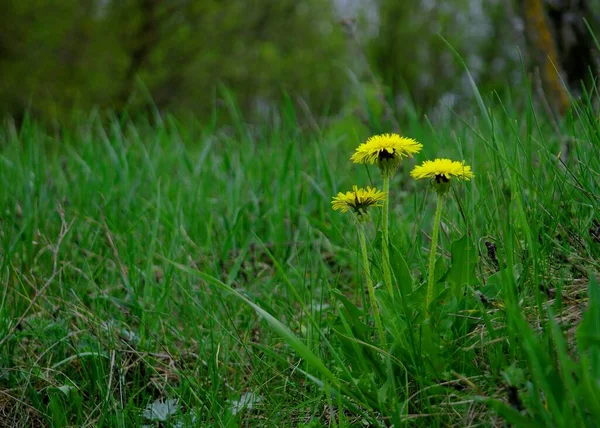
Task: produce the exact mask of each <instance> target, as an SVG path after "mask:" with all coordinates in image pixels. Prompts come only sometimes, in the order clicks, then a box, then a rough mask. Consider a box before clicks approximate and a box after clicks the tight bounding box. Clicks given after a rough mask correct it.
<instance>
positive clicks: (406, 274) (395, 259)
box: [390, 245, 413, 297]
mask: <svg viewBox="0 0 600 428" xmlns="http://www.w3.org/2000/svg"><path fill="white" fill-rule="evenodd" d="M390 247H391V248H390V263H391V264H392V270H393V272H394V276H395V277H396V285H397V287H398V290H399V291H400V295H401V296H403V297H406V296H408V295H410V293H412V291H413V278H412V275H411V274H410V269H409V268H408V264H407V263H406V260H405V259H404V256H403V255H402V253H401V252H400V250H398V248H396V247H394V246H393V245H390Z"/></svg>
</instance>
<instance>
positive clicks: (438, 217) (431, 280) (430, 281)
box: [424, 194, 444, 318]
mask: <svg viewBox="0 0 600 428" xmlns="http://www.w3.org/2000/svg"><path fill="white" fill-rule="evenodd" d="M443 197H444V195H443V194H438V199H437V208H436V210H435V220H434V223H433V234H432V235H431V249H430V250H429V275H428V277H427V296H426V298H425V312H424V313H425V315H426V318H427V317H428V316H429V304H430V303H431V301H432V300H433V287H434V285H435V253H436V249H437V241H438V235H439V232H440V223H441V221H442V206H443V203H444V201H443Z"/></svg>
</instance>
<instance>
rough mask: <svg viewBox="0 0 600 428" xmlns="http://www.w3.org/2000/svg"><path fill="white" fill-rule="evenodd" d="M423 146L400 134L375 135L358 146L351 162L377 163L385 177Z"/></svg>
mask: <svg viewBox="0 0 600 428" xmlns="http://www.w3.org/2000/svg"><path fill="white" fill-rule="evenodd" d="M422 148H423V145H422V144H421V143H419V142H417V141H415V140H413V139H412V138H406V137H401V136H400V135H398V134H382V135H374V136H372V137H371V138H369V139H368V140H367V142H366V143H363V144H361V145H360V146H358V148H357V149H356V151H355V152H354V154H353V155H352V157H351V158H350V160H351V161H352V162H354V163H367V164H374V163H376V164H377V166H378V167H379V169H380V170H381V172H382V174H383V175H384V176H390V175H392V174H393V173H394V171H395V170H396V168H397V167H398V165H399V164H400V161H401V160H402V159H403V158H405V157H409V156H412V155H414V154H415V153H419V152H420V151H421V149H422Z"/></svg>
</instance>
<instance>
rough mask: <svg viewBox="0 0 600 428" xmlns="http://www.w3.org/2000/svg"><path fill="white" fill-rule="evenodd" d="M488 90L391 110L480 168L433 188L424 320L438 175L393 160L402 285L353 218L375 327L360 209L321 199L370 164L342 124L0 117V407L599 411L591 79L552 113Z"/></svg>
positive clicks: (341, 417) (267, 414) (153, 411)
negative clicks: (429, 308)
mask: <svg viewBox="0 0 600 428" xmlns="http://www.w3.org/2000/svg"><path fill="white" fill-rule="evenodd" d="M590 99H591V96H590ZM481 108H485V110H484V111H485V115H483V112H482V111H480V110H477V111H476V112H474V115H472V116H469V115H455V114H453V115H448V117H446V118H445V119H440V120H437V121H435V123H433V122H430V121H428V120H427V118H420V119H418V120H416V119H415V120H411V121H409V123H407V124H405V125H403V129H402V131H403V134H405V135H406V136H409V137H413V138H416V139H417V140H419V141H420V142H422V143H423V144H424V149H423V151H422V153H421V154H420V155H419V156H417V158H416V161H417V162H420V161H422V160H424V159H429V158H433V157H439V156H447V157H451V158H456V159H465V160H466V161H467V163H469V164H470V165H471V166H472V167H473V170H474V172H475V174H476V178H475V179H474V180H473V181H472V182H470V183H469V184H467V185H465V186H461V187H455V188H454V191H453V193H452V198H451V199H449V201H448V203H447V205H446V207H445V208H444V214H443V218H442V228H441V233H440V250H441V251H442V256H441V257H440V258H439V259H438V261H437V264H436V278H437V279H438V280H439V281H440V284H442V285H444V284H445V285H446V286H447V288H448V290H450V291H449V292H447V293H445V294H442V295H441V296H440V298H439V299H438V301H437V302H436V306H434V308H437V311H436V312H437V315H436V318H435V321H434V325H435V329H436V330H435V332H436V334H433V333H432V332H431V331H429V332H428V328H429V327H427V326H424V325H421V324H419V323H418V322H416V320H415V319H414V318H413V316H412V315H414V308H413V307H412V306H411V302H415V301H418V296H419V295H422V296H423V298H424V287H423V286H422V284H424V283H425V281H426V276H427V264H428V260H427V256H428V250H429V243H430V240H429V238H430V234H431V230H430V225H431V223H432V221H431V220H432V216H433V214H434V202H435V197H434V195H433V194H432V192H431V191H430V190H429V188H428V186H426V185H423V183H416V182H414V181H413V180H412V179H410V178H409V176H408V170H409V167H410V165H409V164H408V163H407V164H406V165H405V166H404V167H403V171H401V172H400V173H399V174H398V175H397V176H396V177H395V178H394V179H393V180H392V182H391V198H390V244H391V250H392V251H391V259H392V265H393V268H394V272H393V273H394V277H395V285H396V286H397V287H396V289H395V293H396V295H390V294H388V293H386V292H384V290H382V289H381V288H384V287H381V284H383V274H382V270H381V264H380V261H381V260H380V259H379V257H378V254H380V248H381V236H379V235H378V234H377V233H376V230H377V219H375V224H373V225H372V226H371V227H370V228H367V235H368V236H369V238H370V239H369V246H370V248H371V250H372V251H371V254H372V259H371V263H372V271H373V275H374V278H375V280H376V281H379V285H380V287H379V288H380V289H381V290H379V291H378V293H379V294H378V298H379V300H380V302H381V305H382V310H383V319H384V323H385V324H386V331H387V334H388V335H389V340H388V342H389V346H388V348H385V349H383V348H382V347H381V346H380V344H379V343H377V342H376V340H375V338H376V336H377V335H376V334H375V330H374V325H373V322H372V319H371V318H370V316H369V314H368V313H367V312H366V311H365V309H364V308H365V307H366V306H367V305H366V302H367V301H368V298H367V295H366V290H365V285H364V278H363V276H362V275H361V272H362V271H361V268H360V266H361V257H360V248H359V245H358V240H357V236H356V233H355V228H354V227H353V226H352V223H351V219H350V218H349V216H342V215H340V214H339V213H335V212H333V211H331V209H330V198H331V196H332V195H334V194H335V193H337V191H339V190H344V189H346V188H350V186H351V185H353V184H356V183H362V184H374V185H376V184H377V174H372V172H371V173H370V171H368V170H367V169H366V168H364V167H357V166H353V165H351V164H350V163H349V161H348V158H349V156H350V154H351V153H352V151H353V150H354V148H355V147H356V146H357V145H358V144H359V143H360V140H359V138H358V137H357V136H356V135H355V134H354V133H353V130H352V129H347V130H344V131H340V129H341V128H339V127H338V128H335V129H336V130H337V131H336V132H332V131H330V130H329V129H321V130H312V131H310V132H308V131H306V130H303V129H301V128H299V127H298V126H297V125H296V121H295V114H294V112H293V110H292V108H291V107H290V106H286V108H285V109H284V110H283V111H282V113H281V117H280V118H278V120H274V121H272V122H270V123H265V124H263V125H262V126H260V127H256V126H250V125H248V124H246V123H244V121H243V118H241V117H240V116H238V119H237V121H236V123H235V126H234V127H232V128H231V129H226V130H216V129H213V128H211V127H201V126H198V125H195V126H183V125H182V124H180V123H178V122H177V121H176V120H174V119H172V118H170V117H166V118H162V119H161V118H156V120H155V121H154V123H152V124H150V123H145V122H143V121H140V120H138V121H135V122H133V121H129V120H124V119H121V118H118V117H114V118H113V120H111V121H110V122H109V123H108V125H106V124H101V123H100V121H99V120H97V119H95V118H93V117H92V118H90V119H89V120H87V121H84V122H82V123H81V126H80V128H79V129H77V130H75V131H71V132H67V131H65V132H63V133H62V134H54V133H52V132H49V131H47V130H45V129H43V128H41V127H40V126H39V125H38V124H36V123H35V122H32V121H27V122H26V123H25V124H24V125H23V126H22V127H21V128H20V129H15V128H14V127H13V126H11V125H10V123H8V124H7V125H6V126H4V127H3V128H2V129H1V131H0V140H1V143H2V149H1V153H0V156H1V157H0V168H1V173H0V180H1V181H2V182H1V183H0V216H1V217H0V219H1V223H0V233H1V235H0V236H1V238H0V242H1V246H2V247H1V250H0V251H1V258H0V260H1V270H0V275H1V276H2V280H3V283H4V284H5V287H4V288H3V290H2V294H1V297H0V367H1V369H0V414H2V415H4V416H5V418H4V420H6V421H9V422H8V426H12V425H14V426H19V425H20V426H33V425H34V424H36V423H40V424H46V425H51V426H110V427H128V426H141V425H143V424H147V425H155V426H156V425H159V424H162V425H164V426H324V425H325V426H327V425H331V426H353V425H355V424H361V423H362V424H370V425H373V426H376V425H391V424H393V425H394V426H401V425H404V424H408V425H422V426H445V425H452V424H454V425H483V426H494V425H500V424H502V420H503V419H504V420H506V421H508V422H509V423H512V424H515V425H517V426H544V425H545V426H565V425H567V424H568V425H572V426H595V424H594V421H596V420H598V418H599V417H600V389H599V388H600V387H599V383H598V381H599V380H600V341H599V340H598V337H600V292H599V291H598V282H597V281H596V280H595V279H594V278H595V277H596V278H597V274H598V270H599V267H600V262H599V261H598V260H600V257H599V255H600V230H599V229H600V224H599V223H598V221H599V220H600V213H599V207H600V203H599V196H598V189H599V188H600V150H599V149H598V147H599V144H600V141H599V140H600V138H599V137H598V135H600V133H599V131H600V127H599V123H598V121H597V119H596V115H595V113H594V111H593V109H592V107H591V102H590V101H589V100H588V101H587V102H582V103H581V104H577V105H576V106H575V108H574V109H573V111H572V112H571V114H570V115H569V117H568V118H567V119H565V120H564V122H562V123H559V124H556V123H555V122H553V121H552V120H551V119H549V118H546V117H544V116H541V115H540V114H539V113H538V111H537V110H536V109H535V108H534V107H533V106H532V105H531V104H529V105H525V106H524V107H522V108H519V109H517V108H514V107H512V106H507V105H504V104H503V103H501V102H500V101H498V100H488V101H487V105H484V104H483V100H482V101H481ZM566 146H568V147H569V148H570V153H569V156H568V159H567V158H565V157H564V156H559V154H560V153H561V152H563V155H564V150H565V147H566ZM440 250H438V251H440ZM419 293H421V294H419ZM409 296H412V298H409ZM582 318H583V321H581V320H582ZM431 328H432V329H433V327H431Z"/></svg>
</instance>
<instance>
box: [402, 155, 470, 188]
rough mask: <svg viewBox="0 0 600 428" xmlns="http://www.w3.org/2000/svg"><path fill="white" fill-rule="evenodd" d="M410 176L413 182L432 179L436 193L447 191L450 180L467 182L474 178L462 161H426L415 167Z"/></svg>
mask: <svg viewBox="0 0 600 428" xmlns="http://www.w3.org/2000/svg"><path fill="white" fill-rule="evenodd" d="M410 175H411V176H412V177H413V178H414V179H415V180H419V179H422V178H432V179H433V180H432V183H433V185H434V187H435V189H436V191H438V193H439V192H440V191H442V193H446V191H448V187H449V185H450V180H451V179H452V178H456V179H459V180H466V181H468V180H470V179H471V178H473V177H474V176H475V175H474V174H473V171H472V170H471V167H470V166H469V165H466V164H465V162H464V161H462V162H459V161H453V160H450V159H435V160H432V161H431V160H427V161H425V162H423V164H422V165H417V166H415V167H414V169H413V170H412V171H411V173H410Z"/></svg>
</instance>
